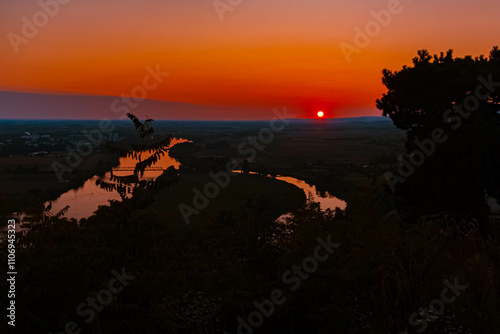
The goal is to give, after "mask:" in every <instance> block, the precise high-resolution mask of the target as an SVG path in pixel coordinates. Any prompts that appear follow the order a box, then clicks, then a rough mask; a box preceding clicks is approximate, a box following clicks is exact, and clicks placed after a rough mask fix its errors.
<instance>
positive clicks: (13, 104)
mask: <svg viewBox="0 0 500 334" xmlns="http://www.w3.org/2000/svg"><path fill="white" fill-rule="evenodd" d="M116 100H118V101H119V102H118V103H115V104H114V108H113V103H114V102H115V101H116ZM113 109H114V110H115V111H116V112H115V111H113ZM126 112H131V113H133V114H136V115H137V116H138V117H139V118H144V117H145V116H146V115H147V116H149V117H151V118H153V119H155V120H162V119H163V120H167V119H168V120H220V119H231V120H248V119H261V120H269V119H271V118H273V117H274V114H273V112H272V108H260V109H259V108H229V107H212V106H202V105H195V104H189V103H183V102H172V101H162V100H149V99H146V100H143V101H141V102H139V103H137V105H136V107H135V108H131V107H128V106H127V104H126V101H125V102H124V101H121V98H120V97H116V96H96V95H62V94H61V95H58V94H37V93H20V92H8V91H0V119H61V120H89V119H103V118H105V119H112V120H119V119H120V116H123V115H124V114H125V113H126ZM288 112H289V113H291V114H297V113H298V112H297V111H294V110H292V109H291V108H288ZM249 115H252V117H249ZM122 119H123V118H122ZM387 120H389V119H388V118H385V117H377V116H375V117H349V118H336V119H325V120H322V121H324V122H375V121H387ZM297 121H300V119H298V120H297ZM306 121H307V120H306ZM389 121H390V120H389Z"/></svg>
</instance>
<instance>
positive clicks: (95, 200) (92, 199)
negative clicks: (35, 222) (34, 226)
mask: <svg viewBox="0 0 500 334" xmlns="http://www.w3.org/2000/svg"><path fill="white" fill-rule="evenodd" d="M186 141H187V140H186V139H173V140H172V143H171V145H170V147H172V146H174V145H176V144H179V143H183V142H186ZM149 156H150V154H149V153H145V154H143V155H142V157H141V158H142V160H144V159H147V158H148V157H149ZM137 162H138V160H136V159H133V158H130V157H127V158H120V165H119V166H118V167H119V168H134V167H135V165H136V163H137ZM170 166H174V167H175V168H179V166H180V163H179V162H178V161H177V160H175V159H174V158H172V157H170V156H169V155H168V154H165V156H163V157H162V158H161V159H160V160H159V161H158V162H157V163H156V164H155V165H154V167H161V168H162V169H167V168H168V167H170ZM132 173H133V172H132V171H115V172H113V174H114V175H116V176H126V175H130V174H132ZM162 173H163V171H146V172H145V173H144V179H156V178H157V177H158V176H160V175H161V174H162ZM110 176H111V173H109V172H108V173H106V175H105V177H104V180H106V181H109V180H110ZM97 179H98V177H97V176H94V177H93V178H91V179H89V180H87V181H86V182H85V183H84V185H83V186H82V187H81V188H78V189H75V190H70V191H68V192H66V193H64V194H62V195H61V196H59V198H58V199H57V200H55V201H53V202H52V210H51V211H52V212H53V213H56V212H58V211H59V210H62V209H63V208H64V207H65V206H66V205H69V206H70V208H69V210H68V212H67V214H66V217H68V218H77V219H80V218H87V217H90V216H91V215H92V213H93V212H94V211H96V210H97V209H98V207H99V205H107V204H108V201H110V200H117V201H119V200H121V197H120V195H119V194H118V193H117V192H116V191H111V192H110V191H106V190H104V189H102V188H100V187H98V186H96V184H95V181H96V180H97ZM47 204H48V203H45V205H47Z"/></svg>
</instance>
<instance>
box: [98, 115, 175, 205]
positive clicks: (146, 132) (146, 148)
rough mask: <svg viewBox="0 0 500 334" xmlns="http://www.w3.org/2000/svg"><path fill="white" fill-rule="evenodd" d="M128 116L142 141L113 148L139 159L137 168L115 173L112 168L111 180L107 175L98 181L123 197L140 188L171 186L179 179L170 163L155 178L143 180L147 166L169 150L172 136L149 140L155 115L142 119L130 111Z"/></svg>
mask: <svg viewBox="0 0 500 334" xmlns="http://www.w3.org/2000/svg"><path fill="white" fill-rule="evenodd" d="M127 116H128V118H130V120H131V121H132V122H133V123H134V126H135V129H136V130H137V132H138V134H139V137H140V139H141V142H140V144H132V147H131V148H130V149H127V148H123V147H120V146H110V148H111V149H112V150H113V151H114V152H115V153H116V154H118V155H119V156H120V157H132V158H134V159H137V160H138V162H137V164H136V165H135V168H134V172H133V173H132V174H130V175H126V176H116V175H114V174H113V172H111V180H110V181H109V182H108V181H106V180H104V178H99V179H97V180H96V185H98V186H99V187H101V188H102V189H105V190H107V191H117V192H118V193H119V194H120V196H121V197H122V198H125V197H126V196H127V194H133V193H135V192H137V191H139V190H147V189H161V188H166V187H169V186H171V185H173V184H175V183H176V182H177V178H176V175H177V173H176V170H175V168H173V167H171V168H168V169H167V170H165V171H164V172H163V174H162V175H161V176H160V177H158V178H157V179H156V180H154V181H153V180H141V177H143V176H144V171H145V170H146V168H148V167H151V166H153V165H155V164H156V163H157V162H158V161H159V160H160V159H161V158H162V157H163V156H164V155H165V154H166V153H167V152H168V150H169V146H170V143H171V141H172V136H170V135H169V136H167V137H166V138H163V139H161V140H159V141H156V142H152V143H151V142H150V140H149V139H152V137H151V138H148V136H150V135H153V134H154V128H153V126H152V124H153V119H151V118H147V119H146V120H145V121H144V123H142V122H141V121H140V120H139V119H138V118H137V117H136V116H135V115H133V114H131V113H127ZM146 154H149V157H148V158H146V159H144V160H143V159H142V157H143V155H146Z"/></svg>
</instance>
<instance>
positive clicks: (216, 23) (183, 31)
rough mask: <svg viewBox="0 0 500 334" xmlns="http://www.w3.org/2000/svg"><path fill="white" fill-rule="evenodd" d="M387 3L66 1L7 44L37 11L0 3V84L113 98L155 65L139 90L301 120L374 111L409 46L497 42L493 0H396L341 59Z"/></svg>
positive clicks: (470, 48) (477, 46)
mask: <svg viewBox="0 0 500 334" xmlns="http://www.w3.org/2000/svg"><path fill="white" fill-rule="evenodd" d="M41 1H42V2H50V0H41ZM53 1H54V0H53ZM66 1H67V0H66ZM221 1H222V2H225V1H227V0H221ZM389 2H390V1H387V0H385V1H378V0H356V1H345V0H343V1H334V0H242V1H241V4H240V5H238V6H236V7H234V9H233V11H232V12H226V13H225V14H224V20H223V21H221V20H220V18H219V16H218V14H217V12H216V10H215V8H214V5H213V0H189V1H188V0H182V1H181V0H71V1H69V2H68V3H67V4H65V5H61V7H60V10H59V12H58V13H57V14H56V15H55V16H54V17H53V18H50V19H49V20H48V23H47V24H46V25H45V26H43V27H40V28H39V31H38V33H37V34H35V36H34V37H33V38H31V39H29V42H28V43H27V44H21V45H19V52H18V53H16V52H15V51H14V49H13V47H12V45H11V43H10V41H9V39H8V34H9V33H10V32H13V33H16V34H18V35H22V34H21V28H22V26H23V21H22V18H23V17H27V18H28V19H29V20H30V21H32V17H33V15H34V14H35V13H37V12H38V11H39V10H41V8H40V5H39V4H38V1H36V0H16V1H12V0H0V36H2V38H0V90H1V91H18V92H41V93H63V94H69V93H71V94H92V95H111V96H121V95H122V94H130V92H131V89H132V88H134V87H135V86H137V85H140V84H141V83H142V79H143V78H144V76H145V74H146V72H145V70H144V68H145V67H146V66H148V65H149V66H152V67H154V66H156V65H157V64H159V65H160V68H161V69H162V71H166V72H169V73H170V75H169V77H168V78H166V79H165V81H164V82H163V83H162V84H161V85H160V86H158V87H157V88H156V89H154V90H152V91H150V92H148V98H152V99H160V100H169V101H179V102H187V103H194V104H201V105H209V106H217V107H245V108H248V107H255V108H256V109H259V110H268V111H267V115H266V112H259V113H257V112H256V113H255V114H252V113H249V114H248V118H249V119H252V118H266V116H268V118H270V117H272V109H273V108H281V107H282V106H284V105H287V106H289V107H290V108H294V109H297V110H299V116H301V117H304V116H311V115H312V114H313V113H315V112H316V111H317V110H319V109H322V110H325V112H326V115H327V116H328V117H348V116H361V115H380V112H379V111H378V110H377V109H375V107H374V104H375V100H376V99H377V98H378V97H380V96H381V94H382V93H383V92H384V87H383V86H382V84H381V71H382V69H384V68H389V69H393V70H397V69H399V68H401V66H402V65H404V64H411V59H412V58H413V57H414V56H415V55H416V51H417V50H418V49H423V48H425V49H428V50H429V51H430V52H431V53H438V52H440V51H446V50H448V49H450V48H451V49H454V50H455V55H456V56H463V55H468V54H470V55H479V54H488V53H489V51H490V50H491V48H492V47H493V46H494V45H498V44H500V42H499V39H498V37H499V34H498V31H499V29H498V27H497V24H498V23H497V22H498V13H499V12H500V2H498V0H474V1H466V0H439V1H436V0H413V1H409V0H402V1H401V7H402V8H403V10H402V12H401V13H400V14H396V15H393V16H392V18H391V22H390V24H389V25H388V26H387V27H383V28H382V29H381V31H380V33H379V34H378V35H376V36H374V37H373V38H371V42H370V44H369V45H368V46H367V47H365V48H363V49H362V50H361V52H360V53H359V54H354V55H353V56H352V61H351V62H350V63H348V62H347V61H346V58H345V57H344V55H343V53H342V51H341V49H340V47H339V45H340V43H342V42H345V43H349V44H353V45H354V42H353V40H354V35H355V32H354V28H355V27H356V26H358V27H360V28H362V29H364V27H365V25H366V24H367V23H368V22H370V21H372V20H373V18H372V16H371V14H370V12H371V11H372V10H375V11H380V10H382V9H386V8H387V6H388V3H389ZM0 103H1V101H0ZM0 116H3V117H6V115H0ZM211 116H213V118H217V117H218V116H217V114H214V115H211ZM37 117H43V116H40V115H37ZM221 117H222V116H221ZM224 117H226V116H224ZM237 118H241V117H237Z"/></svg>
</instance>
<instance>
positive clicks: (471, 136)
mask: <svg viewBox="0 0 500 334" xmlns="http://www.w3.org/2000/svg"><path fill="white" fill-rule="evenodd" d="M382 82H383V83H384V85H385V86H386V87H387V92H386V93H385V94H383V96H382V98H381V99H379V100H377V108H378V109H380V110H382V111H383V115H384V116H388V117H390V118H391V119H392V120H393V122H394V125H395V126H396V127H398V128H400V129H403V130H406V131H407V142H406V150H407V152H408V153H409V154H410V156H408V157H406V158H405V159H403V160H404V161H405V162H404V164H405V165H406V169H407V170H409V171H408V172H407V173H406V175H403V176H404V177H403V178H400V177H399V176H396V179H393V180H392V182H393V185H394V184H395V187H394V188H395V190H396V202H397V205H398V206H399V208H400V209H401V210H402V212H403V213H405V214H406V217H407V218H408V219H410V220H416V219H417V218H418V216H419V215H424V214H431V213H438V212H447V213H452V214H453V216H455V217H456V218H463V217H466V216H469V217H474V218H476V219H479V220H480V222H481V226H482V228H483V232H484V230H485V227H486V224H487V215H488V211H489V208H488V206H487V204H486V202H485V199H484V195H485V190H486V191H487V192H488V193H489V194H490V195H491V196H494V197H498V196H499V195H500V192H499V191H500V178H499V176H500V175H499V173H500V155H499V153H500V115H499V114H498V111H499V110H500V105H499V104H500V50H499V49H498V47H494V48H493V50H492V51H491V53H490V55H489V57H485V56H483V55H481V56H479V57H475V58H472V57H471V56H466V57H464V58H454V57H453V51H452V50H449V51H448V52H447V53H443V52H442V53H441V54H440V55H439V56H438V55H434V57H432V56H431V55H430V54H429V52H427V50H420V51H418V56H417V57H415V58H414V59H413V66H403V68H402V69H401V70H400V71H396V72H392V71H390V70H387V69H384V70H383V78H382ZM436 138H439V139H438V140H436ZM421 153H422V154H421ZM411 154H413V155H411ZM411 158H412V159H411ZM400 170H402V169H401V168H400ZM399 174H403V173H401V172H400V173H399ZM408 174H410V175H408ZM394 175H395V174H394Z"/></svg>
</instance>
